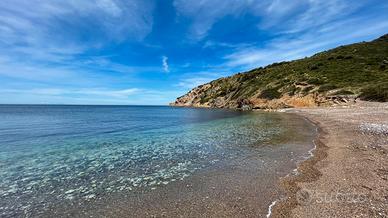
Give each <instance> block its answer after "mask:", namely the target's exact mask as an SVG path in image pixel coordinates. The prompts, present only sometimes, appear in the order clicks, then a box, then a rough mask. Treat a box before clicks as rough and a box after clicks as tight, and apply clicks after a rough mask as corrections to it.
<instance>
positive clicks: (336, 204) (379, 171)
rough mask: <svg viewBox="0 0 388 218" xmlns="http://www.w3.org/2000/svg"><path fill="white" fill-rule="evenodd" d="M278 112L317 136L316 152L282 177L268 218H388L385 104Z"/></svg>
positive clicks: (387, 112) (387, 121)
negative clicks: (281, 193)
mask: <svg viewBox="0 0 388 218" xmlns="http://www.w3.org/2000/svg"><path fill="white" fill-rule="evenodd" d="M283 112H286V113H292V114H296V115H300V116H302V117H304V118H306V119H308V120H309V121H310V122H312V123H314V124H315V125H316V126H317V130H318V135H317V137H316V139H314V143H315V144H316V149H314V150H313V151H312V156H311V157H310V158H308V159H307V160H305V161H303V162H301V163H300V164H298V167H297V169H296V171H297V172H298V173H297V174H296V175H291V174H290V175H289V176H286V177H283V178H281V180H280V184H281V186H282V187H283V188H284V190H285V192H286V197H284V198H283V199H276V201H277V202H276V204H275V205H271V206H272V207H270V208H269V213H270V217H312V216H318V215H320V216H323V217H326V216H329V217H332V216H344V215H346V216H349V215H351V216H352V215H353V216H360V215H361V216H366V217H368V216H369V217H370V216H374V217H384V216H388V206H387V205H388V204H387V203H388V190H387V187H388V179H387V178H388V169H387V167H386V166H387V165H388V159H387V158H388V155H387V148H388V137H387V136H388V125H387V124H388V104H387V103H375V102H357V103H356V104H352V105H339V106H334V107H327V108H301V109H295V108H294V109H287V110H284V111H283ZM363 126H367V127H363ZM369 126H370V128H368V127H369ZM374 128H378V129H377V130H375V129H374ZM364 160H365V161H364ZM363 175H365V176H364V177H363ZM318 194H321V198H319V200H317V196H318ZM333 196H334V197H333ZM338 196H340V198H338ZM343 196H352V197H353V198H352V200H354V199H356V200H355V201H348V200H347V199H345V198H343ZM341 197H342V198H341ZM355 197H359V198H355ZM360 197H362V198H360ZM360 199H361V200H360ZM357 200H358V201H357Z"/></svg>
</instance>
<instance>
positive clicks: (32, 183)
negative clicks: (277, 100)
mask: <svg viewBox="0 0 388 218" xmlns="http://www.w3.org/2000/svg"><path fill="white" fill-rule="evenodd" d="M284 123H285V122H284V117H282V116H279V115H276V114H271V113H253V112H251V113H250V112H239V111H231V110H209V109H190V108H173V107H162V106H161V107H157V106H155V107H151V106H45V105H24V106H23V105H2V106H0V196H1V197H0V198H1V199H0V214H1V215H3V216H13V215H20V214H23V213H24V214H28V212H29V211H31V210H44V209H45V208H48V207H51V206H52V205H53V204H54V205H55V204H59V202H64V201H81V202H82V200H85V201H88V200H91V199H94V198H96V197H98V196H99V195H102V194H104V195H106V194H110V193H115V192H125V191H127V192H131V191H134V190H136V189H155V188H157V187H158V186H163V185H167V184H169V183H173V182H175V181H179V180H183V179H186V178H188V177H190V175H192V174H193V173H194V172H196V171H200V170H201V169H203V168H206V167H209V166H211V165H212V164H215V163H217V162H218V161H220V160H222V159H225V158H228V156H232V155H236V154H237V153H238V150H239V149H244V148H247V147H250V146H254V145H256V146H257V145H262V144H265V143H268V142H269V141H271V140H273V139H274V138H279V137H280V136H282V134H285V132H286V131H287V129H286V128H287V127H285V126H284ZM236 152H237V153H236Z"/></svg>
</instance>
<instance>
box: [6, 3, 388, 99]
mask: <svg viewBox="0 0 388 218" xmlns="http://www.w3.org/2000/svg"><path fill="white" fill-rule="evenodd" d="M387 11H388V1H386V0H368V1H366V0H359V1H350V0H298V1H288V0H260V1H259V0H257V1H255V0H228V1H226V0H95V1H92V0H67V1H62V0H2V1H0V84H1V86H0V93H1V95H0V103H45V104H47V103H49V104H140V105H141V104H151V105H160V104H167V103H168V102H171V101H173V100H174V99H175V98H176V97H178V96H180V95H182V94H184V93H185V92H187V91H188V90H189V89H191V88H193V87H195V86H197V85H199V84H202V83H205V82H209V81H211V80H213V79H216V78H219V77H223V76H228V75H232V74H234V73H237V72H241V71H245V70H249V69H251V68H254V67H259V66H264V65H267V64H270V63H272V62H277V61H283V60H293V59H297V58H302V57H305V56H310V55H312V54H314V53H316V52H319V51H322V50H326V49H329V48H333V47H336V46H338V45H343V44H349V43H353V42H358V41H368V40H371V39H374V38H376V37H378V36H380V35H383V34H386V33H388V13H387Z"/></svg>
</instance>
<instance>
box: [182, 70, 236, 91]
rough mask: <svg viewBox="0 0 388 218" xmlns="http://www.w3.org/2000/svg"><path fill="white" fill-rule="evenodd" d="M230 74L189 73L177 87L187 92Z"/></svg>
mask: <svg viewBox="0 0 388 218" xmlns="http://www.w3.org/2000/svg"><path fill="white" fill-rule="evenodd" d="M227 74H228V73H216V72H207V71H203V72H191V73H187V74H185V75H183V76H181V78H180V79H179V82H178V83H177V84H176V86H177V87H181V88H184V89H185V90H188V89H192V88H194V87H197V86H199V85H202V84H205V83H208V82H210V81H212V80H215V79H218V78H220V77H224V76H226V75H227Z"/></svg>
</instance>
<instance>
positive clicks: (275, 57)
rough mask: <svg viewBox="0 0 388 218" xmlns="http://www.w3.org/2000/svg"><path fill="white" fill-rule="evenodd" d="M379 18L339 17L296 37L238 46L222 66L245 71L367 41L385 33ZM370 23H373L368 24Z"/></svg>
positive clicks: (386, 23)
mask: <svg viewBox="0 0 388 218" xmlns="http://www.w3.org/2000/svg"><path fill="white" fill-rule="evenodd" d="M379 20H380V19H373V18H372V19H367V18H359V19H349V20H343V21H338V22H333V23H330V24H327V25H323V26H322V27H321V29H320V31H307V32H306V33H304V34H301V35H299V36H297V37H290V36H288V35H285V36H283V37H278V38H275V39H273V40H272V41H270V42H268V43H266V44H264V45H263V46H261V47H258V46H251V47H242V48H239V49H237V50H235V51H234V52H232V53H230V54H227V55H225V57H224V59H225V60H226V63H225V65H226V66H229V67H242V68H243V69H245V70H247V69H249V68H253V67H258V66H264V65H267V64H271V63H273V62H279V61H287V60H294V59H298V58H303V57H306V56H310V55H313V54H315V53H317V52H320V51H323V50H326V49H330V48H333V47H336V46H339V45H344V44H349V43H354V42H359V41H362V40H371V39H374V38H377V37H379V36H381V35H383V34H386V30H387V29H388V21H384V22H381V21H379ZM371 23H374V25H372V26H371V25H370V24H371Z"/></svg>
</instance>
